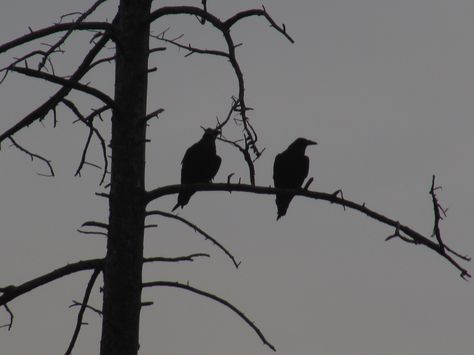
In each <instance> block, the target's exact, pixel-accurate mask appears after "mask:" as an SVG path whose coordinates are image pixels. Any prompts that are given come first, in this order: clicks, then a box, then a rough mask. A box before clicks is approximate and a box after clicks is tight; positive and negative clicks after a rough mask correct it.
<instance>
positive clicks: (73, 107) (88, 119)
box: [62, 99, 110, 185]
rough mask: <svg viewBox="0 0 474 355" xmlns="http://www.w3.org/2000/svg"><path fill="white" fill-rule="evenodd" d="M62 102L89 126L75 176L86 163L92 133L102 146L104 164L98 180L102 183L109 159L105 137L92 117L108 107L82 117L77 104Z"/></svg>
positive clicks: (64, 100)
mask: <svg viewBox="0 0 474 355" xmlns="http://www.w3.org/2000/svg"><path fill="white" fill-rule="evenodd" d="M62 102H63V103H64V104H65V105H66V106H67V107H68V108H69V109H70V110H71V111H72V112H73V113H74V114H75V115H76V117H77V118H78V119H79V121H81V122H82V123H84V124H85V125H86V126H87V127H89V135H88V137H87V140H86V144H85V146H84V149H83V150H82V156H81V161H80V163H79V166H78V167H77V170H76V173H75V176H78V175H80V174H81V170H82V167H83V166H84V164H86V155H87V151H88V148H89V144H90V141H91V139H92V134H95V135H96V136H97V139H99V141H100V145H101V148H102V157H103V160H104V166H103V168H102V170H103V173H102V178H101V180H100V182H99V185H102V184H103V183H104V181H105V176H106V175H107V170H108V166H109V159H108V157H107V146H106V143H105V139H104V137H102V134H101V133H100V132H99V130H98V129H97V128H95V127H94V123H93V120H94V117H96V116H100V114H101V113H102V112H104V111H106V110H109V109H110V107H109V106H107V105H106V106H103V107H101V108H99V109H96V110H94V111H92V113H91V114H90V115H89V116H87V117H84V115H82V114H81V112H80V111H79V109H78V108H77V106H76V105H75V104H74V103H73V102H72V101H70V100H67V99H63V100H62Z"/></svg>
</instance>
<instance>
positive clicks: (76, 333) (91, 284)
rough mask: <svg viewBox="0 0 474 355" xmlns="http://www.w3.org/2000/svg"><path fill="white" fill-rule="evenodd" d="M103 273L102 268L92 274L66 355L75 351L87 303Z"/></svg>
mask: <svg viewBox="0 0 474 355" xmlns="http://www.w3.org/2000/svg"><path fill="white" fill-rule="evenodd" d="M101 271H102V268H101V267H99V268H97V269H95V270H94V272H93V273H92V276H91V278H90V280H89V282H88V283H87V287H86V291H85V293H84V298H83V299H82V304H81V308H80V309H79V312H78V313H77V321H76V327H75V328H74V333H73V334H72V338H71V341H70V342H69V346H68V348H67V350H66V352H65V355H70V354H71V353H72V349H74V345H76V341H77V337H78V336H79V332H80V331H81V327H82V324H83V323H82V319H83V317H84V312H85V310H86V307H87V303H88V302H89V297H90V295H91V292H92V288H93V287H94V283H95V281H96V280H97V277H98V276H99V274H100V272H101Z"/></svg>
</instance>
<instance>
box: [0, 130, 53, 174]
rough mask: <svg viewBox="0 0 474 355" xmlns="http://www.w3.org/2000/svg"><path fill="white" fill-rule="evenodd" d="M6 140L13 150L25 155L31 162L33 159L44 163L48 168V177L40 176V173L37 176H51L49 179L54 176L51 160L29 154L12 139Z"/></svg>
mask: <svg viewBox="0 0 474 355" xmlns="http://www.w3.org/2000/svg"><path fill="white" fill-rule="evenodd" d="M8 139H10V141H11V142H12V145H13V146H14V147H15V148H17V149H18V150H20V151H21V152H23V153H25V154H26V155H28V156H29V157H30V159H31V160H32V161H33V160H34V159H38V160H41V161H42V162H44V163H45V164H46V165H47V166H48V169H49V175H48V174H40V173H38V175H41V176H51V177H52V176H54V170H53V166H52V165H51V160H48V159H46V158H43V157H42V156H41V155H38V154H35V153H32V152H30V151H29V150H27V149H25V148H23V147H22V146H21V145H19V144H18V143H17V142H16V141H15V140H14V139H13V137H8Z"/></svg>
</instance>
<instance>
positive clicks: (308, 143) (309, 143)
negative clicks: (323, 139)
mask: <svg viewBox="0 0 474 355" xmlns="http://www.w3.org/2000/svg"><path fill="white" fill-rule="evenodd" d="M317 144H318V143H316V142H314V141H310V140H309V139H307V140H306V145H317Z"/></svg>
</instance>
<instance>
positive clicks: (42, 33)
mask: <svg viewBox="0 0 474 355" xmlns="http://www.w3.org/2000/svg"><path fill="white" fill-rule="evenodd" d="M112 28H113V27H112V25H111V24H110V23H107V22H81V23H76V22H68V23H59V24H56V25H52V26H50V27H46V28H42V29H40V30H37V31H32V32H30V33H28V34H26V35H24V36H22V37H20V38H16V39H14V40H12V41H10V42H7V43H4V44H2V45H1V46H0V53H4V52H6V51H8V50H10V49H12V48H16V47H19V46H21V45H22V44H25V43H28V42H31V41H34V40H37V39H39V38H43V37H46V36H49V35H52V34H55V33H58V32H64V31H69V30H71V29H72V30H82V31H84V30H85V31H90V30H96V31H112Z"/></svg>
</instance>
